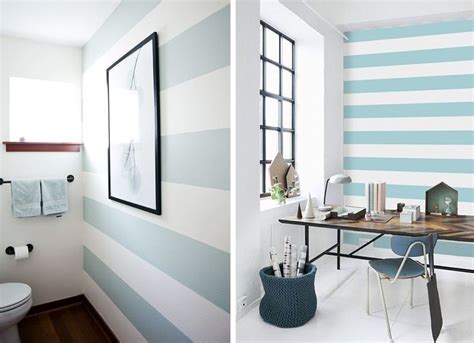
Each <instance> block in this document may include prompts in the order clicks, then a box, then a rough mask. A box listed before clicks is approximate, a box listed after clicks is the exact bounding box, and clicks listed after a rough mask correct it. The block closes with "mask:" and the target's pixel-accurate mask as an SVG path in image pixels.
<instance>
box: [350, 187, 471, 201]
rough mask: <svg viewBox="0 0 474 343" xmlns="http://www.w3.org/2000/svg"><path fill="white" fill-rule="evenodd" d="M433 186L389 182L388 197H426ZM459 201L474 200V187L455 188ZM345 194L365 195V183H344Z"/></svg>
mask: <svg viewBox="0 0 474 343" xmlns="http://www.w3.org/2000/svg"><path fill="white" fill-rule="evenodd" d="M431 187H432V186H415V185H393V184H387V197H388V198H405V199H425V192H426V191H427V190H428V189H430V188H431ZM455 189H456V190H457V191H458V201H462V202H474V189H473V188H459V187H458V188H455ZM344 195H358V196H365V195H366V194H365V183H356V182H353V183H349V184H346V185H344Z"/></svg>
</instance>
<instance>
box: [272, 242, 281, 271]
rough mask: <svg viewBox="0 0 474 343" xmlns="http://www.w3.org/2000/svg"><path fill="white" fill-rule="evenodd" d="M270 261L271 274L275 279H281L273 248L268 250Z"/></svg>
mask: <svg viewBox="0 0 474 343" xmlns="http://www.w3.org/2000/svg"><path fill="white" fill-rule="evenodd" d="M270 259H271V260H272V266H273V274H274V275H275V276H276V277H281V271H280V265H279V264H278V257H277V253H276V251H275V247H272V248H271V249H270Z"/></svg>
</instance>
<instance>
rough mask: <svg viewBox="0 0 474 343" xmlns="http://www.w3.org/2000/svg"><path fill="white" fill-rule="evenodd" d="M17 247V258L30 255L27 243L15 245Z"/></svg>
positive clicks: (22, 258) (20, 258) (21, 258)
mask: <svg viewBox="0 0 474 343" xmlns="http://www.w3.org/2000/svg"><path fill="white" fill-rule="evenodd" d="M13 249H15V260H17V261H18V260H24V259H25V258H28V256H30V252H29V251H28V247H27V246H26V245H22V246H21V247H13Z"/></svg>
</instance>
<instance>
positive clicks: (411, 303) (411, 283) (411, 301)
mask: <svg viewBox="0 0 474 343" xmlns="http://www.w3.org/2000/svg"><path fill="white" fill-rule="evenodd" d="M414 283H415V279H411V281H410V308H413V287H414Z"/></svg>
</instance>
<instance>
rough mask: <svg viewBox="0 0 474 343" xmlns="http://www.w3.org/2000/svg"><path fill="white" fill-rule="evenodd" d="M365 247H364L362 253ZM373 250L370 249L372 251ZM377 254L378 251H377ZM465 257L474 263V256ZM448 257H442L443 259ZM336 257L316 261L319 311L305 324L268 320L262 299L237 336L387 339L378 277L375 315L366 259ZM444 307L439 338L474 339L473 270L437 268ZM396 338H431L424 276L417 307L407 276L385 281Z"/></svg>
mask: <svg viewBox="0 0 474 343" xmlns="http://www.w3.org/2000/svg"><path fill="white" fill-rule="evenodd" d="M365 252H366V251H365V250H364V253H365ZM368 252H369V253H370V251H368ZM374 255H377V253H375V254H374ZM456 259H458V260H459V259H462V260H464V261H463V262H464V264H465V263H466V260H467V263H468V264H470V265H471V268H473V267H474V264H473V262H472V259H466V258H449V260H452V262H455V261H456ZM444 262H445V261H444V260H443V264H445V263H444ZM335 263H336V261H335V258H334V257H331V256H325V257H323V258H321V259H320V260H318V261H317V263H316V266H317V268H318V270H317V273H316V282H315V283H316V294H317V297H318V309H317V311H316V315H315V316H314V318H313V319H311V320H310V321H309V322H308V323H306V324H305V325H304V326H302V327H299V328H293V329H281V328H278V327H275V326H272V325H269V324H267V323H265V322H264V321H263V320H262V319H261V318H260V315H259V313H258V305H257V306H256V307H255V308H253V309H252V310H250V312H249V313H248V314H246V315H245V316H244V317H242V318H241V319H240V320H239V321H238V322H237V341H238V342H256V341H260V342H262V341H267V342H276V341H283V342H292V341H299V342H301V341H311V342H368V341H371V342H386V328H385V319H384V314H383V308H382V304H381V300H380V293H379V289H378V286H377V280H376V278H375V275H374V274H371V283H370V291H371V296H370V300H371V312H372V313H371V315H370V316H368V315H366V312H365V303H366V275H367V274H366V268H367V261H363V260H353V259H342V268H341V270H339V271H338V270H336V267H335ZM437 278H438V289H439V292H440V299H441V306H442V312H443V320H444V325H443V330H442V332H441V335H440V337H439V338H438V342H470V343H473V342H474V274H467V273H457V272H450V271H441V270H439V271H437ZM383 286H384V291H385V296H386V300H387V306H388V309H389V317H390V321H391V324H392V335H393V339H394V341H395V342H432V341H433V340H432V337H431V327H430V325H431V324H430V315H429V307H428V296H427V288H426V282H425V281H424V280H423V279H421V278H418V279H417V280H416V281H415V293H414V294H415V296H414V299H415V300H414V305H415V306H414V308H413V309H410V308H409V306H408V292H409V281H404V280H402V281H398V282H396V283H395V284H389V283H388V282H387V281H384V283H383Z"/></svg>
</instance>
